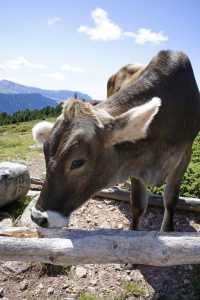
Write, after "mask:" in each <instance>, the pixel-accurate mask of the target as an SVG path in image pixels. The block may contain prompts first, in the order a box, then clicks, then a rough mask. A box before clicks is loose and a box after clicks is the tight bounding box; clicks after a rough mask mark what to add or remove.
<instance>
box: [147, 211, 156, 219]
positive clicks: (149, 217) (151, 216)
mask: <svg viewBox="0 0 200 300" xmlns="http://www.w3.org/2000/svg"><path fill="white" fill-rule="evenodd" d="M154 217H155V215H154V214H153V213H152V212H150V213H149V214H148V216H147V218H148V219H149V220H152V219H153V218H154Z"/></svg>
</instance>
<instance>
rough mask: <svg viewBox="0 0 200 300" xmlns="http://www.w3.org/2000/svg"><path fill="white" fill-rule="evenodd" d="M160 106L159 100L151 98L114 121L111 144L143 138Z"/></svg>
mask: <svg viewBox="0 0 200 300" xmlns="http://www.w3.org/2000/svg"><path fill="white" fill-rule="evenodd" d="M160 105H161V99H160V98H157V97H155V98H153V99H152V100H151V101H149V102H148V103H146V104H144V105H141V106H138V107H135V108H132V109H130V110H129V111H127V112H126V113H124V114H122V115H120V116H118V117H116V118H115V120H114V128H113V129H114V131H113V134H112V138H111V144H112V145H114V144H117V143H122V142H126V141H132V142H134V141H136V140H138V139H142V138H145V137H146V135H147V131H148V127H149V125H150V123H151V121H152V120H153V118H154V116H155V115H156V114H157V112H158V110H159V106H160Z"/></svg>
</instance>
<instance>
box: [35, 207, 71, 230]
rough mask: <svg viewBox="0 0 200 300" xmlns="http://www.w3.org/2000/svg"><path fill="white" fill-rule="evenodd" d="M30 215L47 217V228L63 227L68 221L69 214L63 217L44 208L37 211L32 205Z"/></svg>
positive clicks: (38, 217)
mask: <svg viewBox="0 0 200 300" xmlns="http://www.w3.org/2000/svg"><path fill="white" fill-rule="evenodd" d="M31 214H32V216H33V218H34V219H36V220H37V219H41V218H46V219H47V222H48V223H47V227H48V228H53V227H57V228H62V227H65V226H66V225H67V224H68V223H69V219H70V216H68V217H63V216H62V215H61V214H60V213H58V212H55V211H51V210H46V211H44V212H42V211H39V210H37V209H36V208H35V206H33V208H32V213H31Z"/></svg>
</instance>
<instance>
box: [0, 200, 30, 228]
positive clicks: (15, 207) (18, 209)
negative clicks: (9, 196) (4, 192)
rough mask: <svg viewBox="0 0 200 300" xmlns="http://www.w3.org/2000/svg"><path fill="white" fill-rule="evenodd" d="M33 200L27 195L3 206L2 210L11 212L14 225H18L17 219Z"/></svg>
mask: <svg viewBox="0 0 200 300" xmlns="http://www.w3.org/2000/svg"><path fill="white" fill-rule="evenodd" d="M31 200H32V199H31V198H28V197H26V196H25V197H23V198H21V199H19V200H16V201H13V202H12V203H9V204H7V205H4V206H2V207H1V210H2V211H6V212H9V213H10V214H11V219H12V223H13V227H17V226H18V225H17V223H16V219H17V218H18V217H19V216H20V215H21V214H22V213H23V212H24V210H25V208H26V207H27V206H28V205H29V203H30V202H31Z"/></svg>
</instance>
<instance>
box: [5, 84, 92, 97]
mask: <svg viewBox="0 0 200 300" xmlns="http://www.w3.org/2000/svg"><path fill="white" fill-rule="evenodd" d="M0 93H2V94H16V93H18V94H40V95H42V96H44V97H47V98H50V99H54V100H55V101H57V102H60V101H62V100H66V99H68V98H70V97H71V98H74V94H75V93H76V94H77V97H78V98H83V99H85V100H92V97H90V96H89V95H87V94H84V93H81V92H78V91H71V90H44V89H40V88H36V87H30V86H25V85H22V84H19V83H15V82H13V81H9V80H6V79H3V80H1V81H0Z"/></svg>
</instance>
